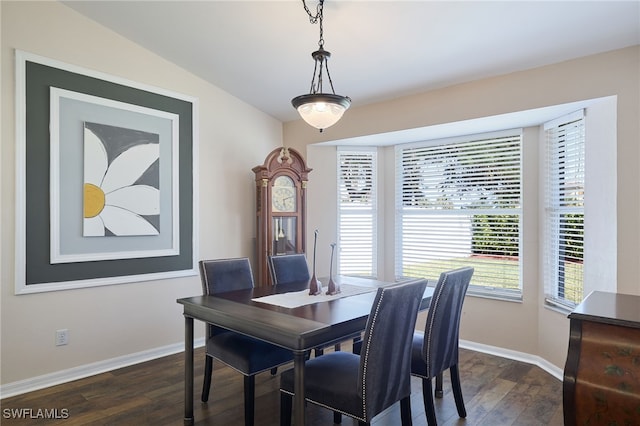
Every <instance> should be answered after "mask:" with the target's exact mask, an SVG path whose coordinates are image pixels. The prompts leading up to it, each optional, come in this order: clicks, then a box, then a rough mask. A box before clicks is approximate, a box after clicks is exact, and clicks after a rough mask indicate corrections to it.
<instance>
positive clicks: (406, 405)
mask: <svg viewBox="0 0 640 426" xmlns="http://www.w3.org/2000/svg"><path fill="white" fill-rule="evenodd" d="M400 418H401V419H402V426H411V425H412V424H413V422H412V420H411V397H410V396H407V397H405V398H402V399H401V400H400Z"/></svg>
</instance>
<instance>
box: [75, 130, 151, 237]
mask: <svg viewBox="0 0 640 426" xmlns="http://www.w3.org/2000/svg"><path fill="white" fill-rule="evenodd" d="M159 147H160V145H159V135H157V134H154V133H148V132H143V131H139V130H133V129H127V128H123V127H116V126H109V125H104V124H98V123H89V122H85V123H84V197H83V208H84V215H83V217H84V219H83V236H85V237H104V236H133V235H159V233H160V229H159V228H160V225H159V223H160V220H159V217H160V188H159V181H160V174H159V155H160V154H159V153H160V151H159Z"/></svg>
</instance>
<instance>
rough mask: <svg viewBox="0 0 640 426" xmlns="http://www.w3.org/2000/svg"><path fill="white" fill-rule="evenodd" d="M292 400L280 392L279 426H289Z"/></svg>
mask: <svg viewBox="0 0 640 426" xmlns="http://www.w3.org/2000/svg"><path fill="white" fill-rule="evenodd" d="M292 406H293V398H292V397H291V395H289V394H288V393H284V392H280V426H291V408H292Z"/></svg>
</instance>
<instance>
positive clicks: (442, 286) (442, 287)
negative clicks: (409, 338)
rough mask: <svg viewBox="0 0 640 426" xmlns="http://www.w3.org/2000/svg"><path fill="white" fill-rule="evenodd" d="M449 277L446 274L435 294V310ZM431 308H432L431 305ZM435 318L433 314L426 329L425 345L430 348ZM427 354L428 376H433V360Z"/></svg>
mask: <svg viewBox="0 0 640 426" xmlns="http://www.w3.org/2000/svg"><path fill="white" fill-rule="evenodd" d="M447 278H448V276H445V278H444V281H442V285H441V286H440V288H439V289H440V291H439V292H438V294H437V295H435V304H434V306H433V309H434V310H435V309H436V308H437V306H438V303H440V296H442V292H443V291H444V285H445V283H446V282H447ZM432 300H433V299H432ZM429 309H431V307H429ZM434 320H435V315H431V323H430V324H428V326H427V330H425V333H427V331H428V334H427V335H426V336H425V337H426V338H427V345H425V346H423V347H425V348H430V347H431V336H432V333H433V321H434ZM424 355H425V358H426V364H427V369H426V372H427V378H429V377H431V360H430V356H429V351H427V353H426V354H424Z"/></svg>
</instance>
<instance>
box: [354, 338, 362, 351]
mask: <svg viewBox="0 0 640 426" xmlns="http://www.w3.org/2000/svg"><path fill="white" fill-rule="evenodd" d="M361 350H362V338H361V337H354V338H353V350H352V352H353V353H354V354H356V355H360V351H361Z"/></svg>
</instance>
